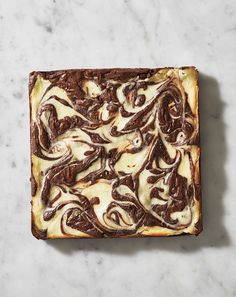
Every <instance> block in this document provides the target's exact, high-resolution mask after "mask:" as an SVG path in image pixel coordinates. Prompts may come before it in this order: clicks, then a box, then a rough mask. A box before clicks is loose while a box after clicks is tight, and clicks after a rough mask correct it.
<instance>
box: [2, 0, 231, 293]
mask: <svg viewBox="0 0 236 297" xmlns="http://www.w3.org/2000/svg"><path fill="white" fill-rule="evenodd" d="M235 61H236V1H234V0H232V1H229V0H225V1H221V0H214V1H209V0H199V1H187V0H185V1H184V0H183V1H182V0H179V1H176V0H165V1H158V0H157V1H154V0H145V1H138V0H136V1H135V0H133V1H128V0H127V1H122V0H112V1H111V0H84V1H83V0H77V1H76V0H74V1H69V0H67V1H63V0H54V1H49V0H48V1H46V0H44V1H42V0H40V1H38V0H34V1H33V0H21V1H18V0H8V1H4V0H0V114H1V117H0V121H1V124H0V149H1V154H0V164H1V170H0V180H1V202H0V210H1V215H0V228H1V232H0V295H1V296H2V297H12V296H20V297H21V296H24V297H32V296H34V297H41V296H44V295H45V296H51V297H54V296H57V297H60V296H71V297H74V296H81V297H83V296H102V297H106V296H127V297H129V296H150V297H152V296H168V297H172V296H173V297H178V296H181V297H185V296H201V297H204V296H208V297H211V296H212V297H213V296H214V297H218V296H220V297H221V296H236V282H235V275H236V246H235V244H236V236H235V226H236V216H235V207H236V181H235V172H236V141H235V139H236V125H235V119H236V94H235V83H236V72H235V66H236V65H235ZM167 65H169V66H172V65H174V66H181V65H196V66H197V67H198V68H199V70H200V72H201V79H200V89H201V93H200V104H201V143H202V184H203V208H204V212H203V213H204V232H203V233H202V234H201V235H200V236H199V237H188V236H185V237H179V238H150V239H129V240H122V239H111V240H56V241H48V242H45V241H37V240H36V239H35V238H34V237H33V236H32V235H31V233H30V203H29V201H30V185H29V175H30V161H29V108H28V94H27V92H28V91H27V80H28V73H29V72H30V71H32V70H47V69H60V68H80V67H118V66H119V67H133V66H141V67H157V66H167Z"/></svg>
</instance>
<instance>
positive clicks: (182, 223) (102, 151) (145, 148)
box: [29, 67, 202, 239]
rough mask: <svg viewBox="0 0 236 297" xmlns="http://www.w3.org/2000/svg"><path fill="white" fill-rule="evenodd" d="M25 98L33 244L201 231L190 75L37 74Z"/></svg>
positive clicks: (185, 71) (176, 71)
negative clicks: (29, 138) (28, 98)
mask: <svg viewBox="0 0 236 297" xmlns="http://www.w3.org/2000/svg"><path fill="white" fill-rule="evenodd" d="M29 97H30V128H31V129H30V130H31V131H30V135H31V164H32V168H31V169H32V175H31V188H32V201H31V204H32V233H33V235H34V236H35V237H37V238H40V239H47V238H86V237H87V238H94V237H96V238H97V237H142V236H169V235H180V234H195V235H197V234H199V233H200V232H201V230H202V223H201V197H200V192H201V191H200V173H199V159H200V146H199V114H198V71H197V70H196V68H195V67H182V68H157V69H144V68H137V69H121V68H118V69H79V70H62V71H48V72H47V71H46V72H45V71H36V72H32V73H30V77H29Z"/></svg>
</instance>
